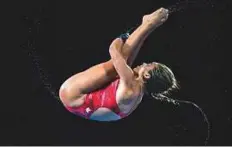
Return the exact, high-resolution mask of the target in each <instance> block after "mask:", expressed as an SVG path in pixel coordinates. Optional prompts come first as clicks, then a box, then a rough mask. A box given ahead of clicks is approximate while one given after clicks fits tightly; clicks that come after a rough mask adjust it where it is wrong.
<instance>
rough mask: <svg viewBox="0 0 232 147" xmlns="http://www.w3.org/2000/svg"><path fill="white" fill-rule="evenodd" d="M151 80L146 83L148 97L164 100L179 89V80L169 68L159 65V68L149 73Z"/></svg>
mask: <svg viewBox="0 0 232 147" xmlns="http://www.w3.org/2000/svg"><path fill="white" fill-rule="evenodd" d="M148 73H149V74H150V75H151V78H150V79H149V80H147V81H146V82H145V89H146V93H147V94H148V95H151V96H152V97H154V98H156V99H162V97H163V96H164V95H168V94H169V93H170V92H171V91H173V90H175V89H179V86H178V83H177V80H176V78H175V76H174V74H173V72H172V71H171V69H170V68H169V67H167V66H166V65H164V64H161V63H157V68H154V69H153V70H150V71H149V72H148Z"/></svg>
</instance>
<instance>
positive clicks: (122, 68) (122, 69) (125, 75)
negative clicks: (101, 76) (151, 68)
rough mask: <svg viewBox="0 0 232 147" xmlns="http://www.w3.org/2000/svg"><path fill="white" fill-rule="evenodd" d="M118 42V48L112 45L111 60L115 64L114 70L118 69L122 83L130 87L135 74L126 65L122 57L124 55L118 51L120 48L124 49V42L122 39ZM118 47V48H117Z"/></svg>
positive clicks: (110, 50)
mask: <svg viewBox="0 0 232 147" xmlns="http://www.w3.org/2000/svg"><path fill="white" fill-rule="evenodd" d="M116 41H117V42H118V44H119V45H118V46H115V45H112V46H110V49H109V53H110V56H111V60H112V62H113V65H114V68H115V69H116V71H117V73H118V75H119V77H120V81H122V82H123V83H124V84H126V85H127V86H130V83H131V81H132V80H133V77H134V74H133V71H132V69H131V68H130V67H129V66H128V64H127V63H126V60H125V59H124V57H123V56H122V54H121V53H120V52H119V51H118V50H120V49H118V48H120V47H122V45H123V42H122V40H121V39H117V40H116ZM117 47H118V48H117Z"/></svg>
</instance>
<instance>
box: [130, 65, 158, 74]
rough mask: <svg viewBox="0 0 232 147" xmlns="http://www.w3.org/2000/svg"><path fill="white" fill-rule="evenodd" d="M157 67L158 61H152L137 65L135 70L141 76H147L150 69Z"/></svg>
mask: <svg viewBox="0 0 232 147" xmlns="http://www.w3.org/2000/svg"><path fill="white" fill-rule="evenodd" d="M156 67H157V63H155V62H152V63H143V64H142V65H139V66H137V67H136V68H134V71H135V72H136V73H137V74H138V75H139V76H144V75H145V77H147V76H149V75H147V74H148V72H149V71H150V70H153V69H154V68H156Z"/></svg>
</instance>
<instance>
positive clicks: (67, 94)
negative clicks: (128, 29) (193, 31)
mask: <svg viewBox="0 0 232 147" xmlns="http://www.w3.org/2000/svg"><path fill="white" fill-rule="evenodd" d="M168 14H169V12H168V10H167V9H164V8H160V9H158V10H157V11H155V12H153V13H151V14H149V15H145V16H144V17H143V20H142V23H141V25H140V26H139V27H138V28H137V29H136V30H135V31H134V32H133V33H132V34H131V35H129V34H124V35H121V37H119V38H117V39H115V40H114V41H113V42H112V44H111V45H110V47H109V53H110V56H111V59H110V60H109V61H107V62H104V63H101V64H98V65H95V66H93V67H91V68H89V69H87V70H85V71H83V72H80V73H77V74H75V75H73V76H72V77H70V78H69V79H67V80H66V81H65V82H64V83H63V84H62V86H61V88H60V90H59V97H60V100H61V101H62V103H63V104H64V106H65V108H66V109H67V110H68V111H70V112H71V113H74V114H76V115H78V116H82V117H84V118H86V119H90V120H97V121H115V120H119V119H121V118H124V117H126V116H128V115H129V114H131V113H132V112H133V111H134V110H135V109H136V108H137V106H138V105H139V103H140V102H141V100H142V97H143V96H144V94H147V95H149V96H153V97H155V98H157V99H159V96H163V95H165V94H167V93H168V92H170V91H171V90H173V89H175V88H178V86H177V82H176V79H175V77H174V75H173V73H172V71H171V70H170V69H169V68H168V67H167V66H165V65H163V64H161V63H155V62H153V63H150V64H147V63H143V64H142V65H140V66H137V67H136V68H134V69H131V65H132V63H133V61H134V60H135V58H136V56H137V54H138V52H139V50H140V48H141V46H142V44H143V42H144V40H145V39H146V38H147V37H148V35H149V34H150V33H151V32H152V31H153V30H155V29H156V28H157V27H158V26H160V25H162V24H163V23H164V22H165V21H166V20H167V19H168ZM160 99H161V98H160Z"/></svg>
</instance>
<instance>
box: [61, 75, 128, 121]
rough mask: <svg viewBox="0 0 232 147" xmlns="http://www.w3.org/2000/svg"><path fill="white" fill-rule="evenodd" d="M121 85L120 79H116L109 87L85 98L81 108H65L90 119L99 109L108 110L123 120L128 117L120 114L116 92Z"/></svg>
mask: <svg viewBox="0 0 232 147" xmlns="http://www.w3.org/2000/svg"><path fill="white" fill-rule="evenodd" d="M118 85H119V79H116V80H115V81H113V82H112V83H110V84H109V85H108V86H106V87H104V88H102V89H99V90H97V91H94V92H92V93H89V94H87V95H86V96H85V102H84V104H83V105H81V106H80V107H77V108H75V107H68V106H65V107H66V108H67V109H68V110H69V111H70V112H71V113H74V114H76V115H79V116H82V117H84V118H86V119H89V118H90V116H91V114H92V113H93V112H94V111H96V110H97V109H98V108H108V109H110V110H111V111H113V112H114V113H115V114H117V115H119V116H120V117H121V118H123V117H126V116H127V114H124V113H122V112H120V109H119V107H118V104H117V102H116V92H117V88H118Z"/></svg>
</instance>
